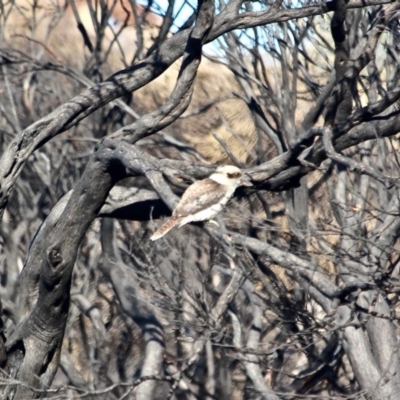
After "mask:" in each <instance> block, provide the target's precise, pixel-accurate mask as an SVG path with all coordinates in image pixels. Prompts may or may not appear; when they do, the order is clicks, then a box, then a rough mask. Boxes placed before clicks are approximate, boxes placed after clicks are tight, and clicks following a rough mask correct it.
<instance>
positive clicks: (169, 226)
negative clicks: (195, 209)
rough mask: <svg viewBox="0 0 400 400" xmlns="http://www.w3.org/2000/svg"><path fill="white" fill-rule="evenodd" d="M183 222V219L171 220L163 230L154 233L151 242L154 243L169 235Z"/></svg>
mask: <svg viewBox="0 0 400 400" xmlns="http://www.w3.org/2000/svg"><path fill="white" fill-rule="evenodd" d="M181 221H182V218H174V217H172V218H171V219H169V220H168V221H167V222H166V223H165V224H164V225H163V226H161V228H159V229H158V230H157V231H155V232H154V233H153V235H152V236H151V237H150V240H152V241H154V240H157V239H160V238H162V237H163V236H164V235H165V234H166V233H168V232H169V231H170V230H171V229H172V228H174V227H175V226H176V225H178V224H179V223H180V222H181Z"/></svg>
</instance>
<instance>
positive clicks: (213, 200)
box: [173, 178, 227, 218]
mask: <svg viewBox="0 0 400 400" xmlns="http://www.w3.org/2000/svg"><path fill="white" fill-rule="evenodd" d="M226 194H227V190H226V187H225V186H224V185H221V184H220V183H218V182H215V181H214V180H212V179H208V178H206V179H203V180H201V181H197V182H195V183H193V184H192V185H190V186H189V187H188V188H187V190H186V192H185V193H184V194H183V196H182V198H181V200H180V201H179V203H178V205H177V206H176V209H175V211H174V214H173V215H174V217H176V218H179V217H187V216H188V215H193V214H196V213H198V212H200V211H202V210H205V209H207V208H209V207H211V206H212V205H214V204H217V203H218V202H219V201H221V200H222V199H223V198H224V197H226Z"/></svg>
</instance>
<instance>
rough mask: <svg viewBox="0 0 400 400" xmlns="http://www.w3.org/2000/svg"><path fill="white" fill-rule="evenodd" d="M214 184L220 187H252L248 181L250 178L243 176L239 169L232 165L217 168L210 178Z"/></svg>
mask: <svg viewBox="0 0 400 400" xmlns="http://www.w3.org/2000/svg"><path fill="white" fill-rule="evenodd" d="M210 179H212V180H213V181H215V182H218V183H220V184H221V185H228V186H234V187H239V186H253V184H252V183H251V181H250V177H249V176H248V175H246V174H244V173H243V172H242V171H241V170H240V168H238V167H235V166H234V165H222V166H220V167H218V168H217V169H216V170H215V171H214V172H213V173H212V175H211V176H210Z"/></svg>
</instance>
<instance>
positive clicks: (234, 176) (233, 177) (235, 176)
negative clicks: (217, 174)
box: [228, 172, 242, 179]
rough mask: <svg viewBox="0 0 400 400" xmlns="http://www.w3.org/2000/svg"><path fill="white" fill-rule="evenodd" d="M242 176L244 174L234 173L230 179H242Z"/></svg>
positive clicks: (230, 175)
mask: <svg viewBox="0 0 400 400" xmlns="http://www.w3.org/2000/svg"><path fill="white" fill-rule="evenodd" d="M241 175H242V174H241V173H240V172H232V173H231V174H228V178H229V179H235V178H240V177H241Z"/></svg>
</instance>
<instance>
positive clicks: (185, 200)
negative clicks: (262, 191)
mask: <svg viewBox="0 0 400 400" xmlns="http://www.w3.org/2000/svg"><path fill="white" fill-rule="evenodd" d="M240 185H244V186H251V183H250V181H249V179H248V178H247V177H246V176H245V175H243V173H242V171H240V169H239V168H237V167H235V166H232V165H225V166H222V167H218V168H217V169H216V170H215V172H214V173H213V174H211V176H210V177H209V178H206V179H203V180H201V181H197V182H195V183H193V184H192V185H190V186H189V187H188V189H187V190H186V192H185V193H184V194H183V196H182V198H181V199H180V201H179V203H178V205H177V206H176V208H175V210H174V212H173V213H172V217H171V218H170V219H169V220H168V221H167V222H166V223H165V224H164V225H163V226H162V227H161V228H160V229H158V230H157V231H156V232H155V233H154V234H153V236H151V238H150V240H157V239H159V238H161V237H163V236H164V235H165V234H166V233H167V232H169V231H170V230H171V229H172V228H174V227H175V226H177V227H178V228H180V227H182V226H184V225H186V224H188V223H189V222H194V221H206V220H209V219H212V218H214V217H215V216H216V215H217V214H218V213H219V212H220V211H221V210H222V209H223V208H224V207H225V205H226V203H227V202H228V201H229V199H230V198H231V197H232V196H233V193H234V192H235V189H236V188H237V187H238V186H240Z"/></svg>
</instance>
